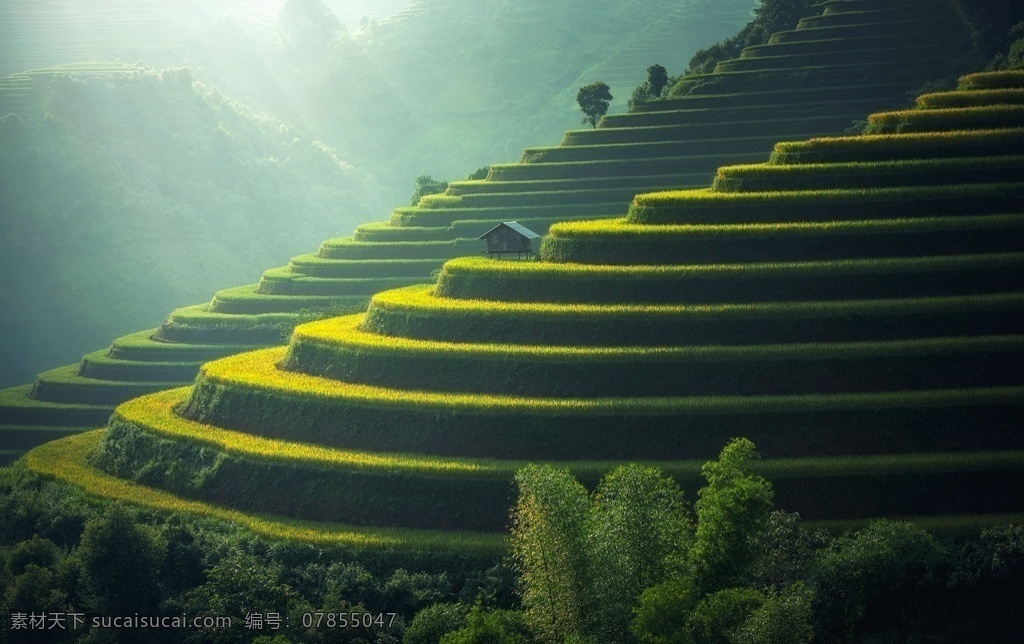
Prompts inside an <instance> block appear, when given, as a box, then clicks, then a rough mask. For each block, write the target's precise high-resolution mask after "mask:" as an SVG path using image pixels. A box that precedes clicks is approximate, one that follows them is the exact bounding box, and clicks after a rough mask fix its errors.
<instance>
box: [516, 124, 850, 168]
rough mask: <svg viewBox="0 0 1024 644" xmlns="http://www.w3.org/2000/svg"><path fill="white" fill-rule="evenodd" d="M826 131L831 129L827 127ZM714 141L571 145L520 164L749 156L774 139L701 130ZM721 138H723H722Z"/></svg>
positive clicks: (530, 154) (527, 154)
mask: <svg viewBox="0 0 1024 644" xmlns="http://www.w3.org/2000/svg"><path fill="white" fill-rule="evenodd" d="M827 129H828V130H832V129H833V128H831V127H829V128H827ZM703 131H704V132H706V133H710V134H711V135H712V136H714V135H719V136H718V138H702V137H693V138H690V139H681V140H675V141H664V140H656V141H650V142H646V143H636V142H631V143H598V144H594V145H574V146H565V147H562V146H555V147H543V148H540V147H537V148H526V149H525V150H524V151H523V157H522V159H521V160H520V163H522V164H524V165H530V164H535V163H537V164H549V163H570V162H594V161H615V160H620V161H630V160H643V159H660V158H665V157H675V156H679V153H680V152H681V151H689V152H690V153H691V154H694V155H698V156H699V155H718V156H720V155H723V154H731V153H737V152H740V153H742V152H750V151H752V150H759V149H766V148H769V147H770V146H771V145H772V143H773V142H774V141H777V140H778V136H777V135H774V134H769V135H766V134H764V133H763V132H764V131H763V130H761V131H757V130H756V129H755V130H754V131H755V132H756V134H751V135H749V136H744V135H743V134H742V133H737V134H739V135H738V136H731V135H732V134H733V132H732V131H731V130H729V129H728V128H723V129H722V131H718V130H717V129H709V130H703ZM722 135H724V136H722Z"/></svg>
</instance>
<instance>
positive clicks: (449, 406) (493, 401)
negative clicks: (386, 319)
mask: <svg viewBox="0 0 1024 644" xmlns="http://www.w3.org/2000/svg"><path fill="white" fill-rule="evenodd" d="M286 350H287V349H286V348H283V347H282V348H274V349H265V350H261V351H253V352H250V353H243V354H239V355H236V356H230V357H228V358H222V359H220V360H216V361H214V362H210V363H207V364H206V365H204V366H203V369H202V371H201V375H200V380H206V381H208V382H209V383H212V384H219V385H222V386H225V387H229V388H242V389H249V390H253V391H260V392H264V393H266V394H269V395H273V396H287V397H293V398H300V399H303V398H304V399H311V400H314V401H316V404H318V405H320V404H323V405H328V406H330V405H331V404H342V403H343V404H351V405H358V406H367V407H374V408H380V407H389V408H394V409H418V410H423V409H436V410H453V409H457V410H459V411H460V412H470V413H474V412H485V413H509V412H512V411H522V412H523V413H541V414H560V413H572V414H576V415H589V414H598V415H608V414H617V413H631V414H633V413H635V414H647V415H666V414H667V415H674V414H678V413H682V412H688V413H709V414H711V413H720V412H726V411H729V412H737V411H748V410H749V411H765V410H792V411H801V410H816V409H828V410H836V409H876V408H877V409H881V408H887V407H906V406H926V407H931V406H937V405H947V404H965V403H970V404H980V403H988V402H991V403H1006V402H1007V401H1012V400H1018V399H1020V398H1022V397H1024V387H987V388H977V389H969V390H968V389H955V390H931V391H912V392H886V393H870V394H865V393H852V394H827V395H813V394H812V395H784V396H690V397H658V398H655V397H648V398H635V397H634V398H627V397H623V398H538V397H530V396H501V395H490V394H466V393H451V392H426V391H414V390H397V389H389V388H386V387H375V386H370V385H359V384H352V383H345V382H339V381H336V380H330V379H328V378H322V377H318V376H311V375H307V374H300V373H292V372H285V371H281V370H280V369H278V368H277V366H276V365H277V364H278V363H279V362H280V361H281V359H282V358H283V357H284V352H285V351H286Z"/></svg>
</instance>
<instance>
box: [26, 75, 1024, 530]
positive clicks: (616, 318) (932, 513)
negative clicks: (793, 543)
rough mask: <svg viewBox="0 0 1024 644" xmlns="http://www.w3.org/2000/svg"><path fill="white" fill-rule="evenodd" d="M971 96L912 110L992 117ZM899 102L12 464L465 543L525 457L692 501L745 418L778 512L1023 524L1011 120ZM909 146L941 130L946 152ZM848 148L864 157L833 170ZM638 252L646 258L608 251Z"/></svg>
mask: <svg viewBox="0 0 1024 644" xmlns="http://www.w3.org/2000/svg"><path fill="white" fill-rule="evenodd" d="M1022 80H1024V79H1022ZM1013 82H1014V81H1013V77H1012V76H1007V75H1005V74H1000V73H987V74H979V75H971V76H967V77H965V78H963V79H962V89H961V90H959V93H961V94H963V95H965V96H966V95H971V94H974V93H975V92H978V93H979V94H982V95H986V96H988V97H990V99H992V100H993V101H998V98H997V95H995V94H991V93H988V94H985V92H987V90H986V89H985V88H987V87H989V86H991V85H999V86H1013ZM1020 86H1021V87H1024V82H1022V83H1020ZM953 102H954V103H956V102H957V101H953ZM960 103H961V104H962V105H963V106H964V107H962V108H950V107H948V99H945V98H942V99H936V100H933V99H931V98H929V97H927V96H925V97H922V99H921V100H919V101H918V105H919V106H920V107H919V110H920V111H922V112H924V111H928V110H930V109H937V110H941V111H943V113H945V112H946V111H947V110H950V109H965V110H973V109H976V108H977V107H979V106H981V107H984V106H986V104H985V102H984V101H983V100H982V99H981V98H979V97H978V96H976V95H975V96H971V97H970V98H966V99H964V100H963V101H960ZM998 104H999V103H998V102H995V103H992V105H998ZM931 105H940V107H934V108H933V107H929V106H931ZM997 111H998V110H997ZM1002 113H1003V114H1008V112H1002ZM916 116H917V112H907V111H897V112H891V113H878V114H877V115H875V116H873V117H872V119H871V120H870V122H876V123H880V122H885V123H889V124H892V127H893V129H894V132H893V133H887V134H885V135H884V136H881V137H880V136H879V135H851V136H848V137H845V138H820V139H813V138H812V139H809V140H807V141H804V142H787V143H782V144H779V146H778V147H777V152H779V151H782V152H787V153H788V152H793V151H800V150H815V151H821V150H830V151H832V152H835V154H832V153H830V154H826V155H824V156H823V157H822V158H821V160H813V159H808V158H806V157H803V156H800V155H796V157H793V156H792V155H789V156H787V155H786V154H775V155H772V157H771V159H770V160H769V161H767V162H764V163H761V164H747V165H743V166H739V167H736V168H730V167H724V168H722V169H721V170H720V171H719V175H718V176H719V177H724V178H731V179H733V180H732V181H726V180H723V181H719V182H717V183H716V184H715V185H714V186H713V187H712V188H704V189H700V190H689V191H685V190H684V191H668V192H661V193H653V194H644V195H639V196H637V197H636V199H635V200H634V201H633V205H632V206H631V207H630V208H629V209H628V211H627V212H626V214H625V216H624V217H620V218H619V219H615V220H598V221H568V222H563V223H559V224H557V225H555V226H553V227H552V229H551V232H550V235H549V236H548V237H547V239H546V240H545V243H544V245H543V247H542V261H540V262H504V261H493V260H484V259H481V258H460V259H454V260H451V261H448V262H447V263H445V265H444V269H443V270H442V271H441V273H440V277H439V280H438V282H437V284H435V285H417V286H408V287H403V288H400V289H395V290H390V291H385V292H382V293H379V294H377V295H375V296H374V297H373V299H372V300H371V303H370V307H369V309H368V311H367V312H366V313H358V314H353V315H349V316H344V317H336V318H332V319H327V320H321V321H315V322H309V323H306V324H303V325H300V326H298V327H297V328H296V329H295V331H294V333H293V334H292V338H291V344H290V346H289V347H287V348H274V349H265V350H261V351H256V352H250V353H245V354H241V355H237V356H232V357H229V358H223V359H219V360H215V361H213V362H210V363H207V364H205V365H204V366H203V368H202V370H201V373H200V375H199V377H198V379H197V380H196V383H195V385H194V386H193V387H192V388H191V389H178V390H174V391H170V392H163V393H158V394H151V395H148V396H144V397H142V398H139V399H137V400H135V401H132V402H130V403H126V404H124V405H121V406H120V407H119V408H118V410H117V412H116V414H115V416H114V418H113V419H112V421H111V423H110V425H109V427H108V430H107V433H106V434H105V435H104V438H103V439H102V440H99V441H98V443H95V444H96V448H95V451H94V452H93V453H92V456H91V457H90V461H89V463H91V465H92V466H93V467H95V468H97V469H90V468H89V467H86V466H84V465H83V464H81V462H80V461H79V462H78V463H79V464H78V465H76V466H75V467H76V468H77V469H76V470H74V472H76V473H72V474H67V473H58V472H57V468H55V467H54V466H53V465H52V464H51V459H53V458H54V456H53V455H52V454H57V453H58V452H61V450H63V452H62V453H66V452H67V451H69V449H70V448H69V447H56V446H62V445H65V446H70V445H71V443H67V442H65V441H58V442H57V443H55V444H53V445H55V446H46V447H45V448H41V451H38V452H33V454H32V460H31V461H30V463H35V464H34V465H32V466H33V467H35V468H36V469H38V470H40V471H44V472H47V473H49V474H51V475H53V476H60V477H62V478H64V479H66V480H71V481H76V480H79V481H80V482H81V483H80V484H82V485H85V486H97V485H98V484H96V483H95V481H106V483H104V484H103V485H106V486H108V487H109V488H110V489H112V490H117V489H120V488H118V486H124V485H129V484H128V483H127V481H132V482H133V483H131V485H141V486H146V487H144V488H140V489H142V490H149V491H150V492H146V494H151V493H152V494H163V495H168V496H162V497H160V498H161V499H163V501H160V502H159V503H179V504H198V505H199V506H201V507H204V508H205V507H217V508H230V510H228V509H223V510H222V511H224V512H228V511H230V512H236V513H241V514H240V515H239V516H240V517H242V518H241V519H240V520H243V521H247V520H251V519H249V518H248V517H257V516H258V517H268V516H269V517H274V521H280V522H282V523H283V524H288V522H301V521H310V520H321V521H326V522H335V523H343V524H346V525H357V526H361V527H360V528H359V529H361V530H368V531H369V534H374V531H375V530H380V531H381V533H382V534H392V532H391V531H395V530H398V531H403V530H404V531H409V532H405V533H402V534H412V535H418V536H417V537H415V539H420V538H421V537H420V536H419V535H422V539H423V540H424V541H418V542H417V543H420V544H423V543H428V542H429V539H428V536H429V535H432V534H436V533H437V531H447V530H451V531H454V532H455V533H457V534H459V535H463V537H460V538H465V539H467V542H466V548H467V549H471V548H472V547H475V546H471V545H470V544H473V543H479V541H475V540H474V539H481V538H484V537H481V536H479V535H488V534H491V535H496V534H498V533H500V532H501V531H502V530H503V529H504V527H505V526H506V524H507V520H508V519H507V515H506V512H507V508H508V506H509V503H510V502H511V500H512V495H513V489H512V474H513V473H514V471H515V470H516V468H518V467H520V466H521V465H522V464H523V463H524V462H526V461H529V460H545V461H550V462H554V463H556V464H558V465H561V466H565V467H568V468H569V469H570V470H572V471H573V472H574V473H575V474H576V475H577V476H578V477H579V478H580V479H581V480H582V481H584V482H588V483H593V482H596V481H597V479H598V478H599V477H600V476H601V474H602V473H603V472H605V471H607V470H609V469H611V468H612V467H613V466H614V465H615V464H617V463H619V462H621V461H623V460H642V461H645V462H649V463H651V464H653V465H655V466H657V467H660V468H661V469H663V470H665V471H666V472H668V473H670V474H671V475H672V476H674V477H675V478H676V479H678V480H679V481H680V483H681V484H682V485H683V486H684V488H686V489H689V490H693V489H695V488H696V487H697V486H699V484H700V482H699V467H698V464H699V463H700V462H702V461H703V460H705V459H708V458H711V457H712V456H714V454H715V453H717V451H718V450H719V449H720V448H721V445H722V444H724V442H725V441H727V440H728V439H729V438H730V437H732V436H737V435H743V436H747V437H750V438H751V439H752V440H754V442H755V443H756V444H757V445H758V448H759V450H760V451H761V452H762V454H763V455H764V456H765V460H764V461H762V462H761V463H760V464H759V467H760V468H761V472H762V473H763V474H764V475H765V476H766V477H768V478H769V479H770V480H771V481H772V483H773V485H774V487H775V490H776V503H777V505H778V506H780V507H783V508H786V509H787V510H791V511H793V510H795V511H798V512H800V513H801V515H802V516H803V517H804V518H805V519H808V520H810V521H812V522H817V523H818V524H819V525H824V526H832V527H836V526H844V525H851V524H856V523H858V522H862V521H864V520H866V519H868V518H871V517H879V516H890V517H911V518H914V519H915V520H918V521H920V522H921V524H922V525H925V526H927V527H929V528H932V529H936V530H947V531H956V530H964V529H970V528H976V527H978V526H981V525H989V524H991V523H993V522H996V521H1000V520H1005V519H1008V518H1016V519H1019V518H1020V517H1021V516H1024V507H1022V506H1021V499H1020V495H1019V494H1017V493H1016V491H1017V490H1019V489H1020V486H1021V485H1022V484H1024V435H1022V434H1021V433H1020V431H1019V418H1020V414H1021V412H1022V410H1024V380H1022V376H1021V372H1020V369H1019V364H1020V362H1021V357H1022V356H1021V353H1022V351H1024V335H1022V334H1021V333H1020V330H1021V328H1022V326H1021V321H1022V313H1024V292H1022V290H1021V286H1020V285H1021V283H1022V281H1021V279H1020V277H1021V274H1020V271H1022V270H1024V245H1022V244H1021V241H1022V240H1021V238H1020V235H1019V234H1017V233H1016V231H1018V230H1019V225H1020V223H1021V219H1022V217H1024V201H1022V199H1021V195H1022V194H1024V186H1022V185H1021V184H1020V183H1018V182H1014V181H1006V180H999V181H989V180H988V177H987V176H986V172H991V173H994V174H995V175H999V174H1000V173H1001V172H1002V171H1003V170H1005V168H1004V167H1003V165H1002V162H1001V161H1000V160H1001V159H1002V160H1003V162H1005V164H1006V166H1007V167H1009V168H1013V167H1015V166H1014V164H1017V163H1019V158H1018V155H1015V154H1013V150H1008V149H1006V146H1004V145H1003V143H1004V141H1003V139H1002V138H1001V137H1000V136H999V135H998V134H997V133H1000V132H1001V133H1003V135H1005V137H1008V138H1010V139H1013V137H1015V136H1016V132H1017V128H1016V126H1015V125H1014V124H1013V123H1012V120H1013V119H1012V117H1010V116H1008V117H1007V121H1008V122H1007V123H1006V127H1001V126H1002V125H1003V124H1002V123H999V122H993V123H989V124H987V125H986V129H972V128H971V127H970V126H969V125H966V124H965V121H964V120H963V119H958V118H955V116H954V117H953V118H948V119H947V118H938V117H936V118H934V119H929V118H916ZM904 118H905V119H906V120H907V121H908V122H914V123H916V124H922V123H929V124H930V125H929V127H931V128H932V129H926V128H924V127H915V128H911V129H913V130H914V131H906V130H904V129H902V128H900V127H899V125H900V123H901V119H904ZM922 137H925V138H927V137H932V138H934V139H935V140H938V141H944V142H946V143H948V142H949V141H956V144H955V145H952V146H951V147H950V146H947V147H946V149H947V150H949V154H947V155H946V156H938V155H935V154H933V151H934V149H935V148H934V147H933V146H932V145H931V144H930V143H929V144H927V145H925V144H921V141H922ZM905 139H906V140H905ZM965 141H969V142H970V144H969V145H964V144H962V143H963V142H965ZM943 145H945V143H944V144H943ZM862 149H870V151H871V154H870V156H871V157H872V158H875V159H877V160H865V159H864V157H863V155H857V154H855V155H852V158H850V159H849V160H844V159H843V158H842V153H843V152H845V151H848V150H862ZM975 163H977V164H978V165H977V166H976V165H975ZM844 166H848V168H847V169H848V170H849V171H848V172H847V171H844ZM873 166H875V167H873ZM928 168H932V169H936V168H938V169H941V173H942V175H943V176H944V177H945V178H946V180H945V181H943V182H935V181H934V180H933V179H932V178H931V176H930V173H929V172H928V171H927V169H928ZM818 171H820V172H818ZM1012 174H1013V172H1012V171H1010V172H1009V174H1008V175H1007V177H1009V175H1012ZM792 176H799V177H800V178H801V181H805V182H806V184H807V186H809V187H804V188H800V187H799V184H797V185H794V183H793V182H792V181H789V180H788V179H790V178H792ZM880 176H885V177H886V178H887V180H886V181H885V185H884V186H883V187H872V185H871V182H870V181H868V180H867V178H869V177H880ZM775 178H781V179H782V180H781V181H780V183H779V185H778V186H775V185H774V183H773V182H774V179H775ZM748 181H749V183H747V182H748ZM847 182H849V184H847ZM822 186H827V188H822ZM694 203H699V204H700V208H699V210H700V212H702V213H703V215H702V217H701V221H699V222H696V223H691V222H690V221H689V218H690V213H691V212H692V211H693V206H694ZM920 204H926V205H927V208H924V209H921V208H920ZM709 240H713V243H709ZM662 242H664V245H659V244H661V243H662ZM652 247H653V248H655V249H656V253H655V254H657V255H658V256H659V257H660V259H659V261H650V262H645V263H642V264H631V263H628V262H624V261H612V262H608V261H605V259H607V258H611V259H613V260H622V259H623V258H629V257H634V256H643V255H644V253H645V251H646V249H650V248H652ZM673 248H674V249H676V250H675V254H674V255H673V254H672V253H673V251H672V249H673ZM694 248H703V249H704V251H703V254H698V253H693V252H690V250H689V249H694ZM830 251H831V252H830ZM89 436H91V435H89ZM70 440H72V441H77V440H83V439H82V438H81V437H74V438H73V439H70ZM90 440H95V439H90ZM83 444H84V443H83ZM48 455H50V456H48ZM61 458H64V459H67V458H69V457H67V456H62V457H61ZM92 489H96V490H98V492H97V493H99V494H109V495H112V496H116V495H117V494H123V492H103V491H102V488H101V487H99V486H97V487H93V488H92ZM155 490H158V491H159V492H156V491H155ZM257 492H258V493H257ZM169 499H170V500H169ZM146 502H150V503H152V504H154V505H157V504H158V502H157V501H148V500H147V501H146ZM465 535H478V536H476V537H473V538H472V539H471V538H470V537H469V536H465ZM295 538H301V537H295ZM409 538H410V539H412V537H409ZM495 538H496V537H495ZM484 540H485V542H486V539H485V538H484ZM487 543H491V544H492V545H495V544H497V542H493V541H492V542H487ZM409 547H414V546H412V545H411V542H410V546H409ZM425 547H431V546H429V545H428V546H425ZM457 547H461V546H457ZM496 547H500V544H498V545H497V546H496Z"/></svg>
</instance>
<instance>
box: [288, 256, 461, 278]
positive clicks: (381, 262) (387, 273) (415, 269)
mask: <svg viewBox="0 0 1024 644" xmlns="http://www.w3.org/2000/svg"><path fill="white" fill-rule="evenodd" d="M441 262H442V260H436V259H323V258H322V257H317V256H316V255H300V256H298V257H293V258H292V260H291V264H290V265H289V267H288V269H289V270H291V271H292V272H294V273H296V274H300V275H303V276H307V277H335V278H339V277H343V278H356V277H404V276H410V275H429V274H430V272H431V271H433V270H434V269H436V268H440V266H441Z"/></svg>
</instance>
